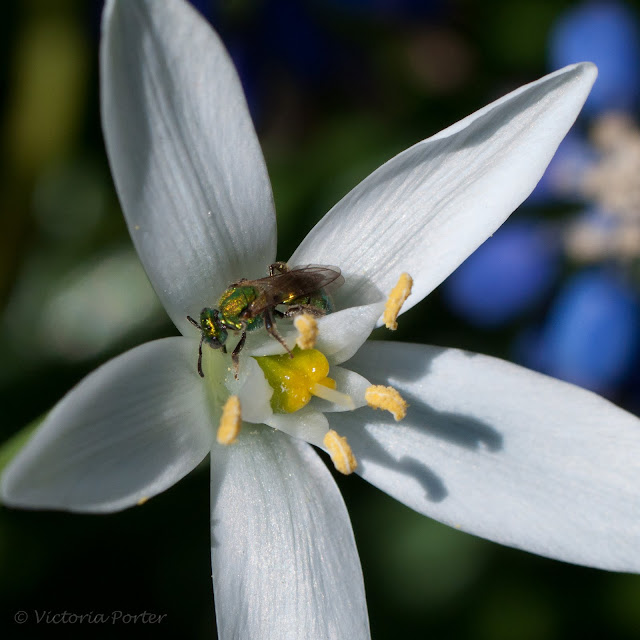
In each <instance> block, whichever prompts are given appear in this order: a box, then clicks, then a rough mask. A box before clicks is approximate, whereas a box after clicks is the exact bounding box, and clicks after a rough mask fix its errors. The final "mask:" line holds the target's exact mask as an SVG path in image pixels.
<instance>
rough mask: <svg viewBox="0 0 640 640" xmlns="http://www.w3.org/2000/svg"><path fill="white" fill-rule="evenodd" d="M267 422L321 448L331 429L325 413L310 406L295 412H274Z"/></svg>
mask: <svg viewBox="0 0 640 640" xmlns="http://www.w3.org/2000/svg"><path fill="white" fill-rule="evenodd" d="M327 404H328V403H327ZM266 424H268V425H269V426H270V427H273V428H274V429H278V430H279V431H283V432H284V433H286V434H288V435H290V436H293V437H294V438H300V439H301V440H306V441H307V442H309V443H311V444H314V445H316V447H321V448H323V447H324V445H323V440H324V437H325V435H326V434H327V431H329V422H328V421H327V419H326V418H325V416H324V414H323V413H321V412H320V411H316V410H314V409H311V408H309V407H305V408H303V409H300V411H296V412H295V413H274V414H272V415H271V416H270V417H269V419H268V420H267V421H266Z"/></svg>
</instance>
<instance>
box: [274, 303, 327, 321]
mask: <svg viewBox="0 0 640 640" xmlns="http://www.w3.org/2000/svg"><path fill="white" fill-rule="evenodd" d="M303 313H308V314H309V315H310V316H313V317H314V318H321V317H322V316H326V315H327V312H326V311H325V310H324V309H320V308H319V307H316V306H315V305H313V304H296V305H291V306H290V307H288V308H287V310H286V311H285V312H284V316H285V317H286V318H294V317H295V316H299V315H302V314H303Z"/></svg>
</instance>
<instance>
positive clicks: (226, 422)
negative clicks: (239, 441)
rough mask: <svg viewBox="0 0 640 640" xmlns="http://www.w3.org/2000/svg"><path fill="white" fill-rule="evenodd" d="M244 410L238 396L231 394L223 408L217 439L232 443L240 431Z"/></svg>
mask: <svg viewBox="0 0 640 640" xmlns="http://www.w3.org/2000/svg"><path fill="white" fill-rule="evenodd" d="M241 426H242V411H241V409H240V399H239V398H238V396H229V397H228V398H227V401H226V402H225V403H224V407H223V408H222V417H221V418H220V424H219V425H218V435H217V440H218V442H219V443H220V444H232V443H233V442H235V439H236V438H237V437H238V434H239V433H240V427H241Z"/></svg>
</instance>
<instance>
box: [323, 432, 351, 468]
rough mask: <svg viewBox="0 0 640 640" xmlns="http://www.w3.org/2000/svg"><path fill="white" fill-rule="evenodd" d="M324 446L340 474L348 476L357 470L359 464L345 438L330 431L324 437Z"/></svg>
mask: <svg viewBox="0 0 640 640" xmlns="http://www.w3.org/2000/svg"><path fill="white" fill-rule="evenodd" d="M324 446H325V447H327V451H328V452H329V455H330V456H331V461H332V462H333V464H334V466H335V468H336V469H337V470H338V471H339V472H340V473H344V475H346V476H348V475H349V474H350V473H353V472H354V471H355V470H356V468H357V467H358V462H357V461H356V458H355V456H354V455H353V451H351V447H350V446H349V443H348V442H347V439H346V438H345V437H344V436H340V435H338V433H337V432H335V431H334V430H333V429H330V430H329V431H327V434H326V435H325V437H324Z"/></svg>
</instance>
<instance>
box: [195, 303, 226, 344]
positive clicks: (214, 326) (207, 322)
mask: <svg viewBox="0 0 640 640" xmlns="http://www.w3.org/2000/svg"><path fill="white" fill-rule="evenodd" d="M200 328H201V329H202V334H203V336H204V341H205V342H206V343H207V344H208V345H209V346H210V347H212V348H213V349H219V348H220V347H222V346H223V345H224V343H225V342H226V341H227V330H226V328H225V327H224V325H223V324H222V322H220V316H219V312H218V310H217V309H210V308H209V307H205V308H204V309H203V310H202V311H201V312H200Z"/></svg>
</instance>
